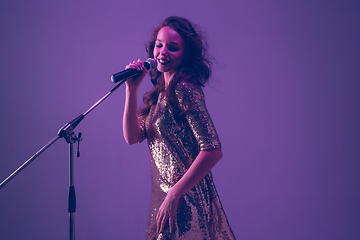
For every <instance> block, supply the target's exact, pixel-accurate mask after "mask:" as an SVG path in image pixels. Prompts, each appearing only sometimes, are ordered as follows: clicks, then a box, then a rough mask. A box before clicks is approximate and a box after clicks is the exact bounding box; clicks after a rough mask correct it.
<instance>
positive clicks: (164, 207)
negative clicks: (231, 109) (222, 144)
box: [156, 148, 222, 232]
mask: <svg viewBox="0 0 360 240" xmlns="http://www.w3.org/2000/svg"><path fill="white" fill-rule="evenodd" d="M221 157H222V151H221V149H220V148H216V149H214V150H211V151H200V153H199V155H198V156H197V157H196V159H195V161H194V162H193V163H192V165H191V166H190V168H189V169H188V171H187V172H186V173H185V174H184V176H183V177H182V178H181V179H180V180H179V181H178V182H177V183H176V184H175V185H174V186H173V187H172V188H171V189H170V191H169V192H168V194H167V196H166V198H165V200H164V202H163V203H162V204H161V206H160V208H159V211H158V214H157V216H156V221H157V231H158V232H162V231H163V229H164V227H165V224H166V222H167V221H168V220H169V225H170V232H172V231H173V222H174V216H175V214H176V210H177V205H178V202H179V199H180V197H181V196H182V195H184V194H185V193H186V192H188V191H189V190H190V189H191V188H193V187H194V186H195V185H196V184H197V183H198V182H199V181H200V180H201V179H203V178H204V177H205V175H206V174H207V173H208V172H209V171H210V170H211V169H212V168H213V167H214V166H215V164H216V163H217V162H218V161H219V160H220V159H221Z"/></svg>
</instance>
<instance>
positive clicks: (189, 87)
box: [175, 80, 202, 94]
mask: <svg viewBox="0 0 360 240" xmlns="http://www.w3.org/2000/svg"><path fill="white" fill-rule="evenodd" d="M175 92H176V93H177V94H179V93H181V94H189V93H192V92H195V93H196V92H197V93H202V86H200V85H198V84H196V83H194V82H192V81H188V80H182V81H180V82H178V83H177V84H176V86H175Z"/></svg>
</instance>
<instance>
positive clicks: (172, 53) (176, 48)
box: [154, 27, 184, 73]
mask: <svg viewBox="0 0 360 240" xmlns="http://www.w3.org/2000/svg"><path fill="white" fill-rule="evenodd" d="M183 55H184V44H183V40H182V38H181V36H180V35H179V33H177V32H176V31H175V30H173V29H172V28H170V27H163V28H162V29H160V31H159V33H158V35H157V39H156V41H155V47H154V58H155V59H156V60H157V62H158V65H157V69H158V71H160V72H168V73H175V72H176V70H177V68H178V67H179V65H180V64H181V62H182V59H183Z"/></svg>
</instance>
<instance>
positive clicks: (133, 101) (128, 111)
mask: <svg viewBox="0 0 360 240" xmlns="http://www.w3.org/2000/svg"><path fill="white" fill-rule="evenodd" d="M128 68H134V69H137V70H143V73H142V74H141V75H140V76H139V77H137V78H130V79H128V80H127V81H126V82H125V84H126V97H125V107H124V115H123V135H124V138H125V141H126V142H127V143H128V144H134V143H138V142H140V141H141V139H142V133H141V130H140V126H139V120H138V111H137V93H138V89H139V85H140V83H141V81H142V80H143V78H144V77H145V75H146V73H147V70H146V69H145V68H144V63H143V62H142V61H141V60H140V59H139V60H137V61H134V62H132V63H130V64H129V65H127V66H126V68H125V69H128Z"/></svg>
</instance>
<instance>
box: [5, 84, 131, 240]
mask: <svg viewBox="0 0 360 240" xmlns="http://www.w3.org/2000/svg"><path fill="white" fill-rule="evenodd" d="M126 80H127V79H123V80H121V81H120V83H119V84H118V85H116V86H115V87H114V88H113V89H111V90H110V91H109V92H108V93H107V94H106V95H105V96H104V97H102V98H101V99H100V100H99V101H97V102H96V103H95V104H94V105H93V106H91V107H90V108H89V109H88V110H87V111H86V112H85V113H83V114H80V115H79V116H78V117H77V118H75V119H74V120H72V121H71V122H69V123H66V124H65V125H64V126H63V127H62V128H60V130H59V131H58V134H57V136H56V137H54V138H53V139H51V140H50V141H49V142H48V143H47V144H46V145H44V146H43V147H42V148H41V149H40V150H39V151H37V152H36V153H35V154H34V155H33V156H32V157H31V158H29V159H28V160H27V161H26V162H24V163H23V164H22V165H21V166H20V167H19V168H18V169H16V170H15V171H14V172H13V173H12V174H10V175H9V176H8V177H7V178H6V179H5V180H4V181H3V182H2V183H1V184H0V189H1V188H2V187H4V186H5V185H6V184H7V183H8V182H9V181H10V180H11V179H13V178H14V177H15V176H16V175H17V174H19V173H20V172H21V171H22V170H23V169H24V168H25V167H27V166H28V165H29V164H30V163H31V162H32V161H34V160H35V159H36V158H37V157H38V156H40V155H41V154H42V153H43V152H44V151H45V150H46V149H48V148H49V147H50V146H51V145H52V144H54V143H55V142H56V141H57V140H58V139H59V138H64V139H65V140H66V142H67V143H69V196H68V212H69V215H70V220H69V221H70V228H69V233H70V240H75V210H76V197H75V186H74V160H73V144H74V143H76V142H77V143H78V148H79V144H80V141H81V133H79V135H78V136H76V135H75V133H74V129H75V128H76V126H77V125H78V124H79V123H80V122H81V121H82V120H83V119H84V118H85V116H86V115H88V114H89V113H90V112H91V111H92V110H94V109H95V108H96V107H97V106H98V105H99V104H100V103H102V102H103V101H104V100H105V99H106V98H108V97H109V96H110V95H111V94H112V93H113V92H114V91H115V90H116V89H118V88H119V87H120V85H122V84H123V83H124V82H125V81H126ZM77 156H78V157H79V156H80V154H79V150H78V153H77Z"/></svg>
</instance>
